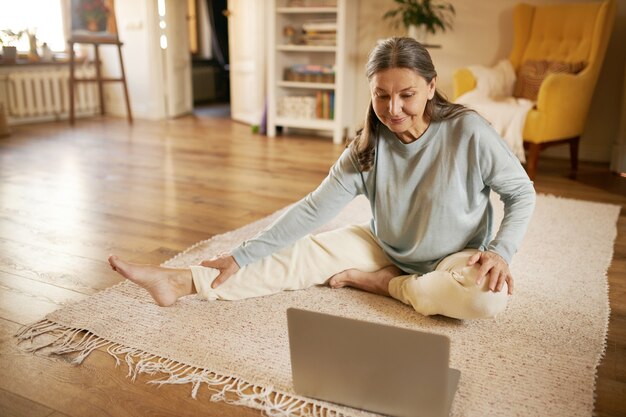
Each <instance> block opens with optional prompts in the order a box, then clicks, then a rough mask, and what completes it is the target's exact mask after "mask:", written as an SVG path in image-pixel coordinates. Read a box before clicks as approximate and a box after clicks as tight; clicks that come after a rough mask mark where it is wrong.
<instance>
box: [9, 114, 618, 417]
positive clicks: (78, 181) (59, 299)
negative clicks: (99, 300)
mask: <svg viewBox="0 0 626 417" xmlns="http://www.w3.org/2000/svg"><path fill="white" fill-rule="evenodd" d="M342 151H343V147H342V146H338V145H333V144H332V143H331V141H330V140H329V139H324V138H315V137H308V138H307V137H279V138H274V139H272V138H266V137H262V136H258V135H253V134H252V133H250V128H249V127H248V126H244V125H240V124H237V123H233V122H231V121H229V120H224V119H211V118H198V117H193V116H189V117H184V118H180V119H175V120H170V121H150V122H148V121H136V123H135V124H134V125H133V126H132V127H131V126H128V125H127V124H126V122H125V121H124V120H122V119H113V118H103V119H97V118H96V119H91V120H81V121H79V122H78V123H77V124H76V126H75V127H74V128H70V127H69V126H68V125H67V124H66V123H48V124H41V125H30V126H20V127H15V128H14V129H13V134H12V136H10V137H7V138H1V139H0V414H1V415H3V416H4V415H37V416H40V415H41V416H49V415H52V416H62V415H66V416H85V415H112V416H123V415H198V414H201V413H202V414H208V415H220V416H258V415H261V414H260V412H258V411H255V410H251V409H247V408H241V407H234V406H230V405H227V404H223V403H211V402H210V401H209V393H208V392H206V391H204V390H201V395H200V398H199V399H198V400H193V399H191V397H190V395H189V393H190V388H189V387H187V386H178V387H170V386H167V387H163V388H160V389H159V390H158V391H157V389H156V388H155V387H153V386H150V385H147V384H145V383H144V381H145V380H146V379H145V378H140V380H138V381H137V382H134V383H133V382H131V381H130V380H129V379H127V378H126V370H125V369H124V368H119V369H116V368H115V366H114V362H113V360H112V359H111V358H110V357H109V356H108V355H107V354H106V353H104V352H95V353H94V354H92V355H91V356H90V357H89V358H88V359H87V360H86V361H85V363H84V364H83V365H82V366H79V367H74V366H71V365H69V364H68V363H66V361H64V360H58V359H51V358H47V357H43V356H37V355H30V354H23V353H22V352H20V351H18V350H17V348H16V346H15V340H14V339H13V338H12V337H11V335H12V334H14V333H15V332H16V331H17V330H18V329H19V327H20V326H21V325H23V324H26V323H29V322H32V321H34V320H37V319H39V318H41V317H42V316H43V315H45V314H46V313H47V312H49V311H52V310H54V309H56V308H59V307H60V306H62V305H63V304H64V303H67V302H71V301H76V300H79V299H81V298H84V297H86V296H89V295H91V294H94V293H95V292H97V291H100V290H102V289H104V288H107V287H109V286H111V285H114V284H115V283H117V282H119V277H118V276H117V275H116V274H114V273H113V272H112V271H110V269H109V267H108V265H107V263H106V257H107V255H108V254H109V253H117V254H120V255H122V256H125V257H127V258H130V259H132V260H134V261H138V262H146V263H161V262H164V261H166V260H167V259H169V258H170V257H172V256H173V255H175V254H176V253H177V252H179V251H181V250H183V249H185V248H186V247H188V246H190V245H192V244H194V243H196V242H197V241H199V240H202V239H207V238H210V237H211V236H213V235H215V234H219V233H224V232H226V231H228V230H232V229H234V228H237V227H240V226H243V225H245V224H247V223H249V222H251V221H254V220H257V219H259V218H261V217H264V216H266V215H268V214H271V213H273V212H274V211H276V210H278V209H279V208H281V207H284V206H285V205H287V204H289V203H292V202H294V201H296V200H298V199H300V198H301V197H303V196H305V195H306V194H307V193H308V192H309V191H311V190H312V189H313V188H315V186H316V185H317V184H318V183H319V182H320V181H321V180H322V179H323V178H324V177H325V176H326V174H327V172H328V168H329V167H330V165H331V164H332V162H333V161H334V160H335V159H336V158H337V157H338V156H339V154H340V153H341V152H342ZM539 164H540V165H539V174H538V177H537V180H536V182H535V185H536V188H537V191H538V192H542V193H549V194H556V195H560V196H564V197H569V198H577V199H584V200H591V201H600V202H607V203H612V204H618V205H621V206H622V212H621V216H620V219H619V223H618V236H617V240H616V242H615V253H614V257H613V262H612V265H611V268H610V270H609V273H608V277H609V283H610V300H611V309H612V312H611V320H610V323H609V337H608V341H607V351H606V355H605V357H604V359H603V361H602V365H601V366H600V368H599V370H598V383H597V404H596V412H597V414H598V415H600V416H619V415H626V401H625V398H626V210H624V207H626V179H625V178H620V177H618V176H615V175H612V174H610V173H609V172H608V170H607V167H606V166H605V165H603V164H592V163H582V164H581V167H580V174H579V176H578V179H577V180H576V181H573V180H570V179H568V178H567V177H566V175H567V172H568V168H567V164H568V163H567V161H559V160H547V159H540V162H539Z"/></svg>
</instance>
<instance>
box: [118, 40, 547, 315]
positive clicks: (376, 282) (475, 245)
mask: <svg viewBox="0 0 626 417" xmlns="http://www.w3.org/2000/svg"><path fill="white" fill-rule="evenodd" d="M436 76H437V73H436V72H435V69H434V66H433V63H432V60H431V58H430V55H429V54H428V51H426V49H424V47H423V46H422V45H421V44H419V43H418V42H416V41H415V40H413V39H411V38H390V39H386V40H384V41H381V42H379V43H378V44H377V46H376V47H375V48H374V49H373V50H372V52H371V53H370V56H369V60H368V63H367V78H368V80H369V84H370V89H371V104H370V106H369V108H368V111H367V115H366V118H365V123H364V127H363V129H362V130H361V131H360V132H359V133H358V135H357V137H356V138H355V140H354V141H352V143H351V144H350V145H349V146H348V148H347V149H346V150H345V151H344V153H343V154H342V155H341V156H340V157H339V159H338V160H337V162H336V163H335V165H334V166H333V167H332V168H331V170H330V173H329V175H328V176H327V177H326V179H325V180H324V181H323V182H322V183H321V184H320V186H319V187H318V188H317V189H316V190H315V191H313V192H312V193H310V194H309V195H307V196H306V197H305V198H304V199H302V200H301V201H299V202H298V203H297V204H295V205H294V206H293V207H291V208H290V209H289V210H288V211H287V212H286V213H285V214H283V215H282V216H281V217H280V218H279V219H278V220H276V222H274V223H273V224H272V225H271V226H269V227H268V228H267V229H266V230H265V231H263V232H262V233H260V234H259V235H258V236H256V237H254V238H252V239H250V240H248V241H246V242H244V243H242V244H241V245H240V246H239V247H237V248H235V249H234V250H233V251H232V253H231V254H228V255H224V256H221V257H219V258H217V259H213V260H207V261H204V262H202V263H201V265H197V266H191V267H190V268H188V269H186V268H184V269H171V268H162V267H157V266H150V265H138V264H133V263H129V262H125V261H123V260H121V259H119V258H117V257H115V256H111V257H110V258H109V262H110V264H111V266H112V268H113V269H114V270H116V271H118V272H119V273H120V274H122V275H123V276H124V277H126V278H128V279H130V280H132V281H134V282H136V283H137V284H139V285H141V286H142V287H144V288H145V289H146V290H148V291H149V293H150V294H151V295H152V297H153V298H154V300H155V301H156V302H157V303H158V304H159V305H161V306H168V305H171V304H173V303H174V302H175V301H176V300H177V299H178V298H179V297H181V296H184V295H189V294H194V293H198V294H199V295H200V296H201V297H204V298H206V299H209V300H238V299H244V298H249V297H258V296H263V295H269V294H274V293H276V292H279V291H285V290H298V289H303V288H307V287H310V286H313V285H320V284H326V283H327V284H329V285H330V286H331V287H333V288H340V287H344V286H351V287H355V288H359V289H361V290H365V291H369V292H372V293H376V294H381V295H385V296H390V297H393V298H395V299H398V300H400V301H402V302H403V303H406V304H410V305H411V306H413V308H414V309H415V310H416V311H417V312H418V313H421V314H424V315H432V314H442V315H445V316H449V317H454V318H458V319H474V318H488V317H493V316H495V315H496V314H498V313H501V312H502V311H504V309H505V308H506V304H507V299H508V297H507V294H509V295H510V294H512V293H513V277H512V276H511V272H510V270H509V262H510V261H511V258H512V257H513V255H514V254H515V252H516V250H517V248H518V246H519V245H520V242H521V240H522V238H523V236H524V233H525V231H526V228H527V226H528V223H529V221H530V218H531V215H532V212H533V209H534V204H535V192H534V189H533V185H532V182H531V181H530V180H529V178H528V176H527V175H526V173H525V171H524V169H523V167H522V166H521V164H520V163H519V161H518V160H517V158H515V156H514V155H513V154H512V153H511V151H510V150H509V149H508V148H507V146H506V144H505V143H504V141H503V140H502V139H501V138H500V137H499V136H498V134H497V133H496V132H495V131H494V130H493V129H492V128H491V127H490V126H489V124H488V123H487V122H486V121H485V120H484V119H483V118H481V117H480V116H479V115H478V114H476V113H475V112H472V111H470V110H468V109H466V108H464V107H463V106H460V105H457V104H452V103H450V102H448V101H447V100H446V99H445V98H444V97H443V96H442V95H441V94H439V92H438V91H437V90H436V88H435V86H436V80H437V79H436ZM491 190H493V191H494V192H496V193H497V194H499V196H500V198H501V199H502V201H503V202H504V218H503V220H502V223H501V225H500V228H499V230H498V232H497V234H496V235H495V237H494V236H493V235H492V221H493V215H492V208H491V205H490V202H489V194H490V191H491ZM360 194H363V195H365V196H366V197H367V198H368V199H369V202H370V205H371V208H372V214H373V218H372V220H371V222H370V223H369V224H364V225H351V226H348V227H345V228H342V229H338V230H333V231H330V232H326V233H321V234H318V235H308V234H309V233H311V232H312V231H313V230H315V229H316V228H317V227H319V226H321V225H322V224H324V223H325V222H327V221H328V220H330V219H331V218H333V217H334V216H335V215H336V214H337V213H339V211H341V209H342V208H343V207H344V206H346V205H347V204H348V203H349V202H350V201H351V200H352V199H354V198H355V197H356V196H357V195H360ZM505 286H506V291H505Z"/></svg>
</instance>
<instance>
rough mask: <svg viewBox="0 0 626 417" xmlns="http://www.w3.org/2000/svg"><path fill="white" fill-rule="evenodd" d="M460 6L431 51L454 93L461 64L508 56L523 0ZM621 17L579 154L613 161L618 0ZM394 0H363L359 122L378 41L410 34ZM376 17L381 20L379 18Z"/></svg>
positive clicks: (623, 41)
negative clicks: (393, 12)
mask: <svg viewBox="0 0 626 417" xmlns="http://www.w3.org/2000/svg"><path fill="white" fill-rule="evenodd" d="M448 1H450V2H451V3H452V4H453V5H454V7H455V9H456V18H455V19H454V29H453V31H449V32H447V33H443V34H438V35H435V36H431V37H430V38H429V40H428V41H429V42H431V43H435V44H441V45H442V48H441V49H432V50H430V53H431V56H432V58H433V62H434V63H435V68H436V69H437V72H438V76H439V77H438V87H439V88H440V90H441V91H442V92H444V93H445V94H447V95H448V96H449V97H451V96H452V74H453V73H454V71H455V70H456V69H458V68H461V67H464V66H467V65H471V64H481V65H493V64H495V63H496V62H497V61H498V60H499V59H502V58H506V57H507V56H508V55H509V52H510V50H511V47H512V44H513V7H514V6H515V5H516V4H517V3H519V2H520V0H498V1H492V0H448ZM525 1H526V2H527V3H531V4H547V3H556V2H561V3H562V2H566V1H569V2H577V1H585V0H558V1H552V0H525ZM586 1H588V0H586ZM617 3H618V17H617V19H616V22H615V26H614V30H613V35H612V37H611V40H610V43H609V47H608V50H607V56H606V59H605V64H604V67H603V69H602V72H601V74H600V79H599V81H598V85H597V88H596V92H595V94H594V98H593V101H592V108H591V110H590V114H589V118H588V121H587V127H586V129H585V132H584V134H583V137H582V139H581V144H580V159H582V160H594V161H609V160H610V156H611V148H612V145H613V143H614V141H615V140H616V137H617V132H618V130H619V119H620V114H621V106H622V104H621V102H622V93H621V92H622V91H623V89H622V85H623V83H624V74H623V71H624V61H625V57H624V51H625V50H626V49H625V48H624V45H626V1H625V0H618V2H617ZM394 5H395V3H394V2H393V1H392V0H362V1H360V2H359V13H358V39H359V42H358V45H357V53H356V60H357V68H359V70H360V71H362V73H361V74H358V76H359V77H361V78H360V80H359V81H358V84H357V86H358V87H357V97H356V103H357V109H356V112H355V119H354V125H355V126H356V125H360V124H361V123H362V116H363V114H364V112H365V109H366V108H367V105H368V103H369V90H368V85H367V81H366V79H365V75H364V73H365V70H364V68H365V63H366V62H367V54H368V53H369V51H370V50H371V48H372V47H373V46H374V45H375V43H376V40H377V39H380V38H385V37H388V36H399V35H405V32H404V29H403V28H400V29H397V30H395V29H393V28H391V26H390V24H389V23H388V22H387V21H382V22H381V17H382V15H383V14H384V13H385V12H386V11H387V10H390V9H392V8H394ZM374 22H376V23H374ZM543 154H546V155H552V156H559V157H567V158H568V157H569V154H568V149H567V147H565V146H563V147H556V148H554V149H553V150H552V149H549V150H547V151H546V152H545V153H542V155H543Z"/></svg>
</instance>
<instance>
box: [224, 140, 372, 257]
mask: <svg viewBox="0 0 626 417" xmlns="http://www.w3.org/2000/svg"><path fill="white" fill-rule="evenodd" d="M362 192H363V185H362V180H361V175H360V173H359V171H358V170H357V169H356V164H355V163H354V160H353V158H352V155H351V154H350V150H349V149H346V150H345V151H344V153H343V154H342V155H341V156H340V157H339V159H338V160H337V162H336V163H335V164H334V165H333V167H332V168H331V169H330V172H329V174H328V176H327V177H326V178H325V179H324V181H322V183H321V184H320V185H319V187H317V189H316V190H315V191H313V192H311V193H310V194H308V195H307V196H306V197H304V198H303V199H302V200H300V201H299V202H297V203H296V204H294V205H293V206H292V207H291V208H289V209H288V210H287V211H286V212H285V213H284V214H283V215H281V216H280V217H279V218H278V219H277V220H276V221H275V222H274V223H272V224H271V225H270V226H269V227H268V228H266V229H265V230H264V231H262V232H261V233H259V234H258V235H257V236H256V237H254V238H252V239H250V240H248V241H245V242H243V243H242V244H241V245H240V246H239V247H237V248H235V249H234V250H233V251H232V256H233V257H234V258H235V261H236V262H237V264H238V265H239V266H240V267H244V266H245V265H248V264H250V263H252V262H254V261H257V260H259V259H261V258H263V257H265V256H268V255H270V254H272V253H274V252H276V251H278V250H280V249H282V248H284V247H286V246H288V245H290V244H292V243H293V242H295V241H296V240H298V239H300V238H301V237H303V236H305V235H307V234H309V233H311V232H312V231H313V230H315V229H316V228H318V227H320V226H322V225H323V224H325V223H326V222H328V221H329V220H331V219H332V218H334V217H335V216H336V215H337V214H338V213H339V212H340V211H341V209H343V208H344V207H345V206H346V205H347V204H348V203H349V202H350V201H352V200H353V199H354V197H356V196H357V195H359V194H361V193H362Z"/></svg>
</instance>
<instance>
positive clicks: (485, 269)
mask: <svg viewBox="0 0 626 417" xmlns="http://www.w3.org/2000/svg"><path fill="white" fill-rule="evenodd" d="M476 263H478V264H480V269H479V270H478V279H477V280H476V283H477V284H478V285H480V284H481V283H482V282H483V279H485V278H488V279H489V289H490V290H491V291H494V292H500V291H501V290H502V286H503V285H504V283H505V282H506V284H507V287H508V288H509V291H508V294H509V295H511V294H513V276H512V275H511V271H509V264H507V263H506V261H505V260H504V258H502V256H500V255H498V254H497V253H495V252H489V251H487V252H477V253H475V254H474V255H472V257H470V258H469V261H468V262H467V265H468V266H471V265H474V264H476Z"/></svg>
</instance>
